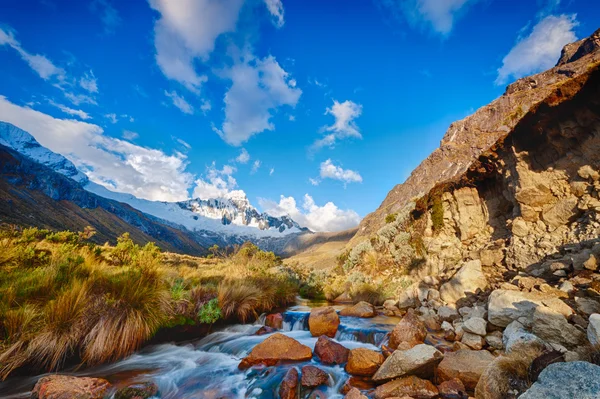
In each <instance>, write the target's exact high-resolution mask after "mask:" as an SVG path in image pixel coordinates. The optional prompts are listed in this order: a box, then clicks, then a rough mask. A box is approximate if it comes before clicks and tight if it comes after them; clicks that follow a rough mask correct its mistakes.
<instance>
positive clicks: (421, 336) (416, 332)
mask: <svg viewBox="0 0 600 399" xmlns="http://www.w3.org/2000/svg"><path fill="white" fill-rule="evenodd" d="M426 336H427V328H425V324H424V323H423V322H422V321H421V320H420V319H419V317H418V316H417V315H416V314H415V312H414V310H412V309H409V310H408V312H407V313H406V315H405V316H404V317H403V318H402V320H401V321H400V323H398V324H397V325H396V327H394V329H393V330H392V333H391V334H390V348H392V349H396V348H398V346H399V345H400V344H403V343H404V344H405V345H407V346H410V347H413V346H415V345H418V344H422V343H423V342H425V337H426Z"/></svg>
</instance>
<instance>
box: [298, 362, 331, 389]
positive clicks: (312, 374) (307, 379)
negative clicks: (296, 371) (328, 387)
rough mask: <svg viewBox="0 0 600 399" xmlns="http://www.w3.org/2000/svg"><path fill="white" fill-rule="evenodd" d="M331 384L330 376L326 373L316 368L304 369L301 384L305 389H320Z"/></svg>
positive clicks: (307, 367)
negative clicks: (319, 387)
mask: <svg viewBox="0 0 600 399" xmlns="http://www.w3.org/2000/svg"><path fill="white" fill-rule="evenodd" d="M328 382H329V374H327V373H326V372H324V371H323V370H321V369H320V368H318V367H315V366H311V365H308V366H304V367H302V380H301V384H302V386H303V387H310V388H314V387H318V386H319V385H324V384H327V383H328Z"/></svg>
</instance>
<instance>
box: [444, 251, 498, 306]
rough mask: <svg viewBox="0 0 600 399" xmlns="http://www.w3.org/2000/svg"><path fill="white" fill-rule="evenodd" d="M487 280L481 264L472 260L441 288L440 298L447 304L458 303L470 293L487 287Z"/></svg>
mask: <svg viewBox="0 0 600 399" xmlns="http://www.w3.org/2000/svg"><path fill="white" fill-rule="evenodd" d="M487 284H488V283H487V279H486V278H485V276H484V274H483V271H482V270H481V262H480V261H479V260H472V261H469V262H465V263H464V264H463V266H462V267H461V268H460V270H459V271H458V272H457V273H456V274H455V275H454V276H453V277H452V278H451V279H450V281H448V282H447V283H445V284H442V286H441V287H440V296H441V298H442V300H443V301H444V302H446V303H456V301H458V300H459V299H461V298H464V297H466V295H467V294H468V293H474V292H476V291H477V290H478V289H481V290H483V289H485V288H486V287H487Z"/></svg>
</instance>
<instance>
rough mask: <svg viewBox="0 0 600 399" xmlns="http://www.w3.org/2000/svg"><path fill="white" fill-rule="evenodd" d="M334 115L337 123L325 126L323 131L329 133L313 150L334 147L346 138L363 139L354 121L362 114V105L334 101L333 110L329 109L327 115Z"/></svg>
mask: <svg viewBox="0 0 600 399" xmlns="http://www.w3.org/2000/svg"><path fill="white" fill-rule="evenodd" d="M327 114H329V115H333V117H334V118H335V121H334V123H333V125H331V126H325V127H324V128H323V129H322V131H323V132H329V134H326V135H325V136H324V137H323V138H322V139H319V140H316V141H315V142H314V144H313V146H312V148H313V150H318V149H320V148H322V147H333V146H334V145H335V144H336V142H337V140H341V139H345V138H351V137H353V138H359V139H360V138H362V135H361V133H360V129H359V128H358V125H357V124H356V122H355V121H354V120H355V119H356V118H358V117H359V116H360V115H361V114H362V105H360V104H356V103H355V102H353V101H350V100H346V101H344V102H343V103H340V102H338V101H337V100H333V105H332V106H331V108H327V110H326V111H325V115H327Z"/></svg>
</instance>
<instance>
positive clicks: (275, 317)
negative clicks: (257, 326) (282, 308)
mask: <svg viewBox="0 0 600 399" xmlns="http://www.w3.org/2000/svg"><path fill="white" fill-rule="evenodd" d="M265 326H267V327H271V328H276V329H278V330H281V329H282V328H283V315H282V314H281V313H273V314H270V315H267V318H266V319H265Z"/></svg>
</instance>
